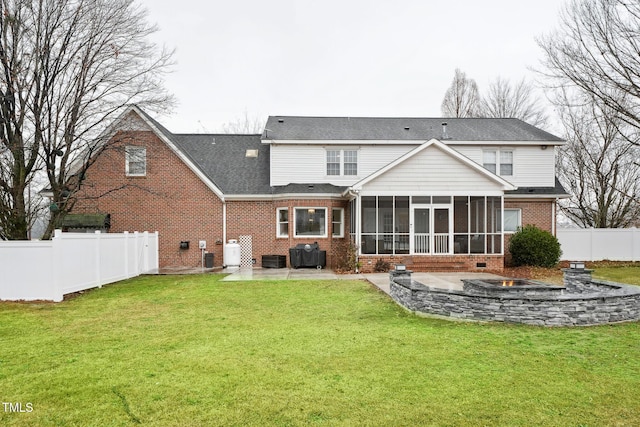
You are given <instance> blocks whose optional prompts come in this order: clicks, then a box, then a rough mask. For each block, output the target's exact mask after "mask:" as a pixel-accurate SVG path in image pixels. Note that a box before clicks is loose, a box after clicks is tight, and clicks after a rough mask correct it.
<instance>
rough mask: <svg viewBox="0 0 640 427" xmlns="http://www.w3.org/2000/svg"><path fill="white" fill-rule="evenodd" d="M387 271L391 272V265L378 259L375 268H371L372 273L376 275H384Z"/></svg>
mask: <svg viewBox="0 0 640 427" xmlns="http://www.w3.org/2000/svg"><path fill="white" fill-rule="evenodd" d="M389 270H391V264H390V263H389V261H385V260H383V259H382V258H378V260H377V261H376V265H375V267H373V271H375V272H378V273H386V272H387V271H389Z"/></svg>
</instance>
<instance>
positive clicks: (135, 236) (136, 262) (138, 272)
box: [133, 231, 140, 275]
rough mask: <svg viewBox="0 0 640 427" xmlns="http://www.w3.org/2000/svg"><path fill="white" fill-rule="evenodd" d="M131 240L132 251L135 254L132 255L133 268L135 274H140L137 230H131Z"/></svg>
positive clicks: (138, 235) (138, 234)
mask: <svg viewBox="0 0 640 427" xmlns="http://www.w3.org/2000/svg"><path fill="white" fill-rule="evenodd" d="M133 240H134V251H135V254H136V256H135V257H134V264H135V265H134V266H133V270H134V271H135V274H136V275H138V274H140V233H138V232H137V231H134V232H133Z"/></svg>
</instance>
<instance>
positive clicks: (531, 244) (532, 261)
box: [509, 225, 562, 267]
mask: <svg viewBox="0 0 640 427" xmlns="http://www.w3.org/2000/svg"><path fill="white" fill-rule="evenodd" d="M509 252H511V259H512V262H513V264H514V265H515V266H519V265H531V266H536V267H555V265H556V264H558V261H560V255H561V254H562V251H561V250H560V243H559V242H558V239H557V238H556V237H555V236H554V235H553V234H551V233H549V232H548V231H544V230H541V229H539V228H537V227H536V226H534V225H527V226H525V227H523V228H520V229H519V230H518V231H517V232H516V233H515V234H514V235H513V236H511V240H510V242H509Z"/></svg>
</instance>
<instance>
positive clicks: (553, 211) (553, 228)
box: [551, 197, 558, 236]
mask: <svg viewBox="0 0 640 427" xmlns="http://www.w3.org/2000/svg"><path fill="white" fill-rule="evenodd" d="M557 205H558V198H557V197H556V200H555V202H554V203H553V204H552V205H551V234H553V235H554V236H555V235H556V221H557V220H558V218H557V217H556V210H557Z"/></svg>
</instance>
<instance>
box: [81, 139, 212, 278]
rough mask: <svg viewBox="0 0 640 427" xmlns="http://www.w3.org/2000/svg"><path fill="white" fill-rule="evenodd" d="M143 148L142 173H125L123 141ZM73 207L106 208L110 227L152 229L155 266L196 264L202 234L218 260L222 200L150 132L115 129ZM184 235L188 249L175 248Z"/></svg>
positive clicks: (115, 229) (85, 209)
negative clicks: (155, 238)
mask: <svg viewBox="0 0 640 427" xmlns="http://www.w3.org/2000/svg"><path fill="white" fill-rule="evenodd" d="M127 145H135V146H144V147H146V149H147V174H146V176H144V177H127V176H126V174H125V154H124V147H125V146H127ZM74 212H75V213H109V214H111V230H110V231H112V232H122V231H158V232H159V252H160V267H161V268H164V267H173V266H186V267H197V266H200V265H201V256H202V255H201V251H200V249H198V241H199V240H206V242H207V248H208V250H209V251H210V252H213V253H214V254H215V255H214V257H215V258H214V262H215V265H221V264H222V245H215V241H216V240H218V239H220V240H221V239H222V202H221V200H220V199H219V198H218V197H217V196H216V195H215V194H214V193H213V192H212V191H211V190H210V189H209V188H207V187H206V186H205V184H204V183H203V182H202V181H201V180H200V179H199V178H198V177H197V176H196V175H195V174H194V173H193V172H192V171H191V170H190V169H189V168H188V167H187V166H186V165H185V163H184V162H182V161H181V160H180V159H179V158H178V157H177V156H176V155H175V154H174V153H173V152H172V151H171V149H170V148H169V147H168V146H167V145H166V144H164V143H163V142H162V141H161V140H160V139H159V138H158V137H157V136H156V135H155V134H154V133H153V132H151V131H145V130H127V131H119V132H117V133H116V134H115V135H114V137H113V138H112V142H111V143H110V144H109V146H108V148H107V149H106V150H105V151H104V152H103V154H101V155H100V157H99V158H98V160H97V161H96V162H95V163H94V164H93V165H92V166H91V167H90V168H89V170H88V172H87V174H86V181H85V184H84V187H83V191H82V193H81V194H80V199H79V200H78V202H77V203H76V206H75V207H74ZM181 241H189V242H190V245H189V249H180V242H181Z"/></svg>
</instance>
